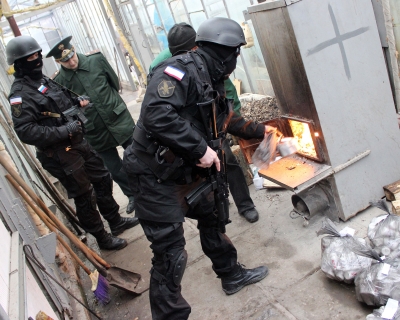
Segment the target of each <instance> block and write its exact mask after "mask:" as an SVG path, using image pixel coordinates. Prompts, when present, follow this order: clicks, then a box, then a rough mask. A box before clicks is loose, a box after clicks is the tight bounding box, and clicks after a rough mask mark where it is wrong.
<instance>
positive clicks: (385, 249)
mask: <svg viewBox="0 0 400 320" xmlns="http://www.w3.org/2000/svg"><path fill="white" fill-rule="evenodd" d="M370 204H371V206H374V207H377V208H379V209H381V210H383V211H385V212H386V214H384V215H381V216H378V217H375V218H373V219H372V220H371V223H370V224H369V226H368V238H369V239H370V241H371V243H372V246H373V248H374V249H375V250H376V251H377V252H378V253H379V254H381V255H384V256H385V257H386V258H390V259H394V258H398V257H400V216H397V215H394V214H391V213H390V210H389V209H388V207H387V206H386V200H384V199H382V200H379V201H377V202H370Z"/></svg>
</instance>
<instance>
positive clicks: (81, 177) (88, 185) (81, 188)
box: [37, 139, 120, 234]
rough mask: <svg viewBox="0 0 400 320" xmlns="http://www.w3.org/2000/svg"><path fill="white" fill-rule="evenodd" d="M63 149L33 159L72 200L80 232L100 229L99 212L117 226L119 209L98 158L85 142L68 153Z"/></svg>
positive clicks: (91, 231)
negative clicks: (81, 228) (57, 181)
mask: <svg viewBox="0 0 400 320" xmlns="http://www.w3.org/2000/svg"><path fill="white" fill-rule="evenodd" d="M66 147H67V146H56V147H50V148H48V149H46V150H44V151H37V158H38V160H39V161H40V163H41V164H42V166H43V168H44V169H45V170H47V171H48V172H49V173H50V174H52V175H53V176H54V177H56V178H57V179H58V180H59V181H60V183H61V184H62V185H63V186H64V188H65V189H66V190H67V192H68V197H69V198H73V199H74V202H75V206H76V215H77V217H78V219H79V222H80V223H81V225H82V227H83V229H84V230H85V231H86V232H89V233H92V234H93V233H96V232H99V231H102V230H103V229H104V225H103V222H102V220H101V217H100V215H99V211H100V213H101V215H102V216H103V217H104V219H106V220H107V221H108V222H109V224H115V223H118V221H119V219H120V218H119V213H118V210H119V205H118V204H117V202H116V201H115V199H114V197H113V195H112V179H111V175H110V173H109V171H108V170H107V169H106V167H105V166H104V163H103V160H102V159H101V157H100V156H99V155H98V154H97V152H96V151H95V150H94V149H93V148H92V147H91V145H90V144H89V143H88V142H87V141H86V140H85V139H83V140H82V142H80V143H76V144H73V145H72V146H70V147H71V149H69V150H68V149H67V148H66ZM67 150H68V151H67ZM96 205H97V207H98V209H99V211H97V208H96Z"/></svg>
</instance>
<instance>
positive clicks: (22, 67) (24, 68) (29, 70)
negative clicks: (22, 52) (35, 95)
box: [14, 51, 43, 80]
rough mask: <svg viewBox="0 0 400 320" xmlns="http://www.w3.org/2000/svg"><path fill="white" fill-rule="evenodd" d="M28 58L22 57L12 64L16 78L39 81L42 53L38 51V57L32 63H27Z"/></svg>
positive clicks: (41, 75)
mask: <svg viewBox="0 0 400 320" xmlns="http://www.w3.org/2000/svg"><path fill="white" fill-rule="evenodd" d="M27 59H28V57H24V58H21V59H18V60H15V62H14V69H15V73H14V76H15V77H16V78H23V77H24V76H29V77H30V78H32V79H34V80H39V79H41V78H43V73H42V68H43V57H42V52H41V51H39V56H38V58H37V59H35V60H33V61H28V60H27Z"/></svg>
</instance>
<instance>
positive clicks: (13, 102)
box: [10, 97, 22, 105]
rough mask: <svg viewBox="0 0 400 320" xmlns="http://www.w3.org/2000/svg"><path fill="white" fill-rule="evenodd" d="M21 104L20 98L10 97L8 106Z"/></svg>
mask: <svg viewBox="0 0 400 320" xmlns="http://www.w3.org/2000/svg"><path fill="white" fill-rule="evenodd" d="M21 103H22V98H21V97H12V98H11V99H10V104H11V105H13V104H21Z"/></svg>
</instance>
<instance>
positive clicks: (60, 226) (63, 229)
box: [0, 155, 107, 276]
mask: <svg viewBox="0 0 400 320" xmlns="http://www.w3.org/2000/svg"><path fill="white" fill-rule="evenodd" d="M2 160H3V157H2V156H1V155H0V163H1V164H2V165H3V167H4V168H5V169H6V170H7V171H8V173H9V174H10V175H11V177H12V178H14V179H15V181H16V182H17V183H18V184H16V185H17V189H18V188H20V187H21V188H22V189H23V190H24V191H25V192H26V193H27V194H28V195H29V196H30V197H31V198H32V199H33V200H34V201H35V202H36V203H37V204H38V205H39V206H40V207H41V208H42V209H44V212H45V213H46V214H47V216H48V217H49V218H50V219H51V220H52V221H53V223H54V224H55V225H56V226H57V227H58V229H59V230H60V231H61V232H62V233H63V234H64V235H65V236H66V237H67V238H68V239H69V240H70V241H71V242H72V243H73V244H74V245H75V246H76V247H78V248H79V249H80V250H81V251H82V252H83V254H84V255H85V256H86V258H87V259H88V260H89V261H90V262H91V263H92V264H93V265H94V266H95V267H96V269H97V270H98V271H99V272H100V274H101V275H103V276H106V270H105V269H104V268H107V267H105V266H104V267H103V266H102V265H100V264H99V262H97V260H96V259H94V257H93V256H92V254H91V252H89V250H88V247H86V245H85V244H83V243H82V242H81V241H80V240H79V239H78V238H77V237H76V236H75V235H74V234H73V233H72V232H71V231H70V230H69V229H68V228H67V227H66V226H65V225H64V224H63V223H62V222H61V221H60V220H59V219H58V218H57V217H56V215H55V214H54V213H53V212H51V210H50V209H49V208H47V206H46V205H45V204H44V202H43V201H42V200H41V199H40V198H39V197H38V196H37V195H36V194H35V192H34V191H33V190H32V189H31V188H30V187H29V186H28V185H27V183H26V182H25V181H24V180H23V179H22V178H21V177H20V176H19V175H18V173H17V172H16V171H15V170H14V169H13V168H12V167H11V165H9V164H8V163H7V162H6V161H2ZM11 177H10V178H11ZM9 180H10V179H9Z"/></svg>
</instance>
